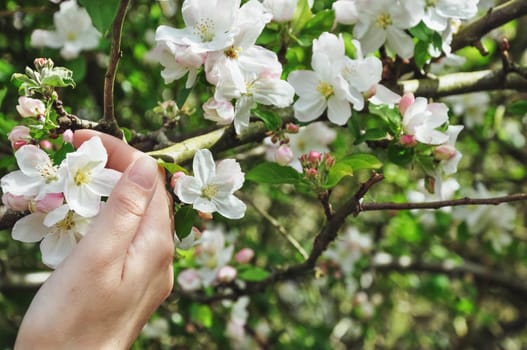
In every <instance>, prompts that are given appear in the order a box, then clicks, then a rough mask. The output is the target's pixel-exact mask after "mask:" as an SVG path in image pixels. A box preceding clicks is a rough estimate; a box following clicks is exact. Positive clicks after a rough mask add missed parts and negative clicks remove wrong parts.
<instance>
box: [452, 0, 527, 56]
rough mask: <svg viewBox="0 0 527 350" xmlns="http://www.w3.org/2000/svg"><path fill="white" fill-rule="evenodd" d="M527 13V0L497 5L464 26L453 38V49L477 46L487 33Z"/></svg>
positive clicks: (514, 0) (515, 0)
mask: <svg viewBox="0 0 527 350" xmlns="http://www.w3.org/2000/svg"><path fill="white" fill-rule="evenodd" d="M525 14H527V1H525V0H512V1H508V2H506V3H504V4H502V5H500V6H496V7H494V8H492V9H490V10H489V12H488V13H487V14H486V15H485V16H483V17H480V18H478V19H476V20H474V21H473V22H471V23H469V24H467V25H466V26H465V27H463V28H462V29H461V30H460V31H459V32H458V33H457V34H456V35H455V36H454V38H453V40H452V45H451V46H452V51H457V50H459V49H461V48H463V47H465V46H470V45H473V46H477V45H479V42H480V40H481V37H483V36H484V35H485V34H487V33H488V32H490V31H491V30H493V29H495V28H498V27H500V26H502V25H503V24H505V23H507V22H509V21H512V20H513V19H516V18H519V17H521V16H523V15H525Z"/></svg>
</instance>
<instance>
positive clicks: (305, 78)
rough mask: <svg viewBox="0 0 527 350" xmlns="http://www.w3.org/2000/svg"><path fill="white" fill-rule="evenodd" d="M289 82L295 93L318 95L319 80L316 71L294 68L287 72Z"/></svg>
mask: <svg viewBox="0 0 527 350" xmlns="http://www.w3.org/2000/svg"><path fill="white" fill-rule="evenodd" d="M287 81H288V82H289V84H291V85H292V86H293V88H294V89H295V91H296V94H297V95H298V96H300V97H304V96H306V97H311V96H314V95H319V93H318V92H317V90H316V89H317V86H318V83H319V81H320V78H319V76H318V75H317V73H315V72H313V71H310V70H296V71H293V72H291V73H289V76H288V77H287Z"/></svg>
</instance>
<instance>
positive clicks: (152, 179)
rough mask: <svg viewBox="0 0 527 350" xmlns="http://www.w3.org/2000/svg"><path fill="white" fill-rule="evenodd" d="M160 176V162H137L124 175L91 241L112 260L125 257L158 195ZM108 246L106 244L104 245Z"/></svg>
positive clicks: (102, 211)
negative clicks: (156, 189)
mask: <svg viewBox="0 0 527 350" xmlns="http://www.w3.org/2000/svg"><path fill="white" fill-rule="evenodd" d="M157 181H159V173H158V167H157V163H156V161H155V160H154V159H153V158H151V157H149V156H146V155H142V156H140V157H139V158H137V159H136V160H135V161H134V162H133V163H132V164H131V165H130V166H129V167H128V168H127V169H126V170H125V172H124V173H123V175H122V177H121V179H120V180H119V181H118V182H117V184H116V186H115V187H114V189H113V191H112V193H111V194H110V197H109V198H108V201H107V202H106V205H105V206H104V207H103V208H102V209H101V213H100V214H99V217H98V218H97V219H96V221H95V222H94V226H93V227H92V229H91V233H90V235H88V237H86V238H89V237H90V236H91V239H90V241H92V242H93V243H94V244H96V245H97V246H98V247H100V248H99V249H98V250H99V253H101V254H103V255H105V254H109V255H107V256H106V257H107V258H109V259H110V260H113V259H114V258H118V257H120V256H125V255H126V253H127V250H128V247H129V246H130V243H131V242H132V240H133V238H134V236H135V234H136V233H137V230H138V229H139V226H140V224H141V221H142V220H143V217H144V215H145V213H146V209H147V208H148V206H149V204H150V202H151V200H152V197H153V196H154V193H155V188H156V184H157ZM101 242H104V244H101Z"/></svg>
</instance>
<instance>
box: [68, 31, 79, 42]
mask: <svg viewBox="0 0 527 350" xmlns="http://www.w3.org/2000/svg"><path fill="white" fill-rule="evenodd" d="M66 40H67V41H75V40H77V34H76V33H74V32H69V33H68V34H67V35H66Z"/></svg>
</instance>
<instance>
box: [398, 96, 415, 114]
mask: <svg viewBox="0 0 527 350" xmlns="http://www.w3.org/2000/svg"><path fill="white" fill-rule="evenodd" d="M414 102H415V96H414V94H413V93H411V92H407V93H406V94H404V95H403V97H401V100H400V101H399V112H401V115H404V113H406V110H407V109H408V107H410V106H411V105H412V104H413V103H414Z"/></svg>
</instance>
